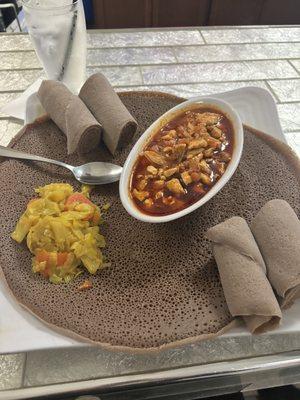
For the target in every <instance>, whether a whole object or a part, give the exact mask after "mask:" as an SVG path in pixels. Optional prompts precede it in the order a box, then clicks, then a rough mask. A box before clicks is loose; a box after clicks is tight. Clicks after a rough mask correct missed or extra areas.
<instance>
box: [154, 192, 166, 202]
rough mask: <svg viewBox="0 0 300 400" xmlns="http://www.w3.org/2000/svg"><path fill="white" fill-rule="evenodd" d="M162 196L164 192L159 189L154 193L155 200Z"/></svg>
mask: <svg viewBox="0 0 300 400" xmlns="http://www.w3.org/2000/svg"><path fill="white" fill-rule="evenodd" d="M162 197H164V192H163V191H161V190H160V191H159V192H157V193H156V195H155V200H158V199H161V198H162Z"/></svg>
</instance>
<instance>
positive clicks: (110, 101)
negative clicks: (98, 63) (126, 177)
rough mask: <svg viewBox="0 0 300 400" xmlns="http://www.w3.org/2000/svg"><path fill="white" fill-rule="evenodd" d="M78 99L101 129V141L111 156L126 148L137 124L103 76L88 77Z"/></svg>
mask: <svg viewBox="0 0 300 400" xmlns="http://www.w3.org/2000/svg"><path fill="white" fill-rule="evenodd" d="M79 97H80V98H81V99H82V101H83V102H84V103H85V104H86V106H87V107H88V108H89V109H90V111H91V112H92V114H93V115H94V116H95V118H96V120H97V121H98V122H99V123H100V124H101V125H102V127H103V130H104V132H103V141H104V143H105V144H106V146H107V148H108V149H109V151H110V152H111V154H115V152H116V150H117V148H118V149H121V148H123V147H124V146H126V145H127V144H128V143H130V141H131V140H132V138H133V135H134V133H135V131H136V129H137V122H136V120H135V119H134V118H133V116H132V115H131V114H130V112H129V111H128V110H127V108H126V107H125V105H124V104H123V103H122V101H121V100H120V98H119V96H118V95H117V93H116V92H115V91H114V89H113V87H112V86H111V84H110V83H109V82H108V80H107V79H106V78H105V76H104V75H102V74H100V73H97V74H94V75H92V76H90V77H89V78H88V79H87V81H86V82H85V84H84V85H83V86H82V88H81V90H80V93H79Z"/></svg>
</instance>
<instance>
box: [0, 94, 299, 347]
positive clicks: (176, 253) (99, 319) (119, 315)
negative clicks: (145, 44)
mask: <svg viewBox="0 0 300 400" xmlns="http://www.w3.org/2000/svg"><path fill="white" fill-rule="evenodd" d="M120 97H121V99H122V101H123V102H124V104H125V105H126V107H127V108H128V110H129V111H130V112H131V113H132V115H133V116H134V117H135V118H136V120H137V122H138V124H139V130H138V132H136V134H135V137H134V141H135V140H136V139H137V138H138V137H139V136H140V134H141V133H142V132H144V130H145V129H146V128H147V127H148V126H149V125H150V124H151V123H152V122H153V121H154V120H155V119H156V118H157V117H159V116H160V115H161V114H163V113H164V112H165V111H167V110H168V109H170V108H171V107H173V106H175V105H176V104H178V103H180V102H181V101H182V99H180V98H177V97H174V96H171V95H166V94H159V93H153V92H152V93H145V92H131V93H124V94H121V95H120ZM65 140H66V139H65V136H64V135H63V134H62V133H61V132H60V131H59V130H58V128H57V127H56V126H55V125H54V123H53V122H51V121H46V122H41V123H38V124H35V125H32V126H29V127H27V128H26V129H25V130H24V131H23V132H21V133H20V134H19V135H18V137H17V138H16V140H15V141H14V142H13V143H12V146H13V147H14V148H16V149H20V150H23V151H28V152H32V153H35V154H39V155H46V156H51V157H53V158H56V159H58V160H63V161H66V162H68V163H70V164H77V165H78V164H81V163H83V162H85V161H94V160H110V161H112V158H111V156H110V154H109V153H108V152H105V150H104V149H103V148H102V149H101V150H100V149H99V151H98V152H95V153H93V154H89V155H88V156H87V155H85V156H80V157H81V158H79V156H77V155H71V156H68V157H66V156H65V154H66V148H65V146H66V143H65ZM131 146H132V145H131ZM131 146H128V147H127V148H125V149H123V150H122V152H117V153H116V155H115V157H114V159H113V161H114V162H116V163H120V164H123V163H124V161H125V159H126V156H127V154H128V152H129V150H130V147H131ZM299 169H300V167H299V160H298V158H297V157H296V156H295V154H294V153H293V152H292V151H291V150H290V149H289V147H288V146H286V145H284V144H282V143H280V142H279V141H277V140H275V139H272V138H271V137H269V136H267V135H264V134H262V133H259V132H256V131H254V130H252V129H250V128H245V145H244V151H243V155H242V159H241V162H240V165H239V167H238V169H237V171H236V173H235V174H234V176H233V178H232V179H231V180H230V182H229V183H228V184H227V185H226V186H225V187H224V188H223V189H222V190H221V191H220V192H219V193H218V194H217V195H216V196H215V197H214V198H213V199H211V200H210V201H209V202H208V203H206V204H205V205H204V206H202V207H201V208H200V209H198V210H197V211H195V212H193V213H192V214H189V215H187V216H186V217H184V218H182V219H180V220H176V221H173V222H169V223H167V224H147V223H143V222H140V221H137V220H135V219H133V218H132V217H130V216H129V215H128V214H127V212H126V211H125V210H124V209H123V207H122V205H121V203H120V200H119V196H118V184H117V183H115V184H111V185H107V186H103V187H98V188H97V189H96V190H95V192H94V194H93V195H92V200H93V201H95V202H96V203H98V204H104V203H106V202H110V203H111V205H112V206H111V209H110V210H109V212H108V214H107V216H106V217H105V218H106V221H107V223H106V224H105V226H103V227H102V231H103V233H104V234H105V235H106V238H107V243H108V245H107V248H106V249H105V254H106V256H107V259H108V260H109V261H110V262H111V264H112V266H111V268H108V269H106V270H103V271H101V272H99V273H98V274H97V275H96V276H95V277H93V279H92V280H93V285H94V287H93V289H91V290H89V291H83V292H79V291H78V290H77V288H78V285H79V284H80V283H81V281H82V280H83V279H85V278H86V277H85V276H81V277H80V278H79V279H77V280H75V281H73V282H72V283H71V284H69V285H53V284H50V283H49V282H48V281H47V280H45V279H43V278H42V277H41V276H38V275H36V274H33V273H32V272H31V254H30V253H29V251H28V249H27V248H26V246H25V244H24V245H19V244H17V243H15V242H14V241H13V240H12V239H10V233H11V232H12V230H13V228H14V225H15V223H16V221H17V219H18V218H19V216H20V215H21V213H22V212H23V211H24V209H25V207H26V204H27V202H28V201H29V200H30V199H31V198H32V196H33V189H34V188H35V187H37V186H40V185H45V184H47V183H51V182H55V181H56V182H57V181H66V182H69V183H71V184H72V185H73V186H75V187H76V189H79V185H78V184H77V183H76V182H75V180H74V179H73V178H72V177H71V176H70V175H69V174H68V172H66V171H64V170H63V169H61V168H59V167H55V166H52V165H47V164H41V163H40V164H36V165H34V164H32V163H28V164H26V163H22V162H19V161H15V160H9V161H4V162H3V163H2V164H1V165H0V176H1V189H2V190H1V197H2V201H1V226H2V230H1V236H0V237H1V244H2V245H1V249H0V251H1V253H0V265H1V267H2V270H3V273H4V276H5V278H6V281H7V284H8V286H9V287H10V288H11V290H12V292H13V293H14V295H15V297H16V298H17V299H18V301H19V302H20V303H21V304H22V305H24V306H25V307H27V308H28V309H29V310H30V311H31V312H33V313H34V314H35V315H37V316H38V317H39V318H41V319H42V320H43V321H45V322H47V323H48V324H51V325H52V326H53V327H55V329H58V330H61V331H62V332H64V333H65V334H68V335H71V336H74V335H75V336H76V337H78V335H80V336H81V337H83V338H85V339H89V340H92V341H95V342H98V343H102V344H105V343H106V344H110V345H111V346H119V347H120V346H121V347H124V346H125V347H129V348H131V349H133V348H135V349H136V348H153V347H159V346H174V345H178V344H179V343H185V342H190V341H195V340H199V339H203V338H207V337H208V335H215V334H218V333H220V332H222V331H223V330H224V329H226V327H228V325H229V324H230V323H231V321H232V316H231V315H230V313H229V310H228V307H227V305H226V301H225V298H224V294H223V290H222V287H221V284H220V279H219V275H218V271H217V267H216V263H215V261H214V259H213V257H212V249H211V243H210V242H209V240H208V239H206V238H205V233H206V232H207V230H208V229H209V228H210V227H212V226H214V225H216V224H218V223H220V222H222V221H224V220H225V219H226V218H230V217H232V216H235V215H239V216H241V217H243V218H245V219H246V221H247V222H248V223H249V222H250V221H251V220H252V219H253V217H254V216H255V215H256V214H257V212H258V210H259V209H260V208H261V207H262V206H263V205H264V204H265V203H266V202H267V201H268V200H270V199H273V198H282V199H285V200H286V201H288V202H289V204H290V205H291V206H292V207H293V209H294V210H295V212H296V214H297V215H298V216H299V213H300V190H299Z"/></svg>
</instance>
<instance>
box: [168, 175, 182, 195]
mask: <svg viewBox="0 0 300 400" xmlns="http://www.w3.org/2000/svg"><path fill="white" fill-rule="evenodd" d="M166 186H167V188H168V189H169V190H170V192H172V193H174V194H184V193H185V191H184V189H183V187H182V185H181V183H180V182H179V179H177V178H173V179H171V180H170V181H168V182H167V183H166Z"/></svg>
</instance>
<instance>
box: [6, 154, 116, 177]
mask: <svg viewBox="0 0 300 400" xmlns="http://www.w3.org/2000/svg"><path fill="white" fill-rule="evenodd" d="M0 156H2V157H7V158H15V159H19V160H27V161H40V162H46V163H50V164H55V165H59V166H60V167H64V168H67V169H68V170H69V171H71V172H72V173H73V175H74V177H75V178H76V179H77V180H78V181H79V182H81V183H85V184H87V185H105V184H107V183H112V182H117V181H118V180H119V179H120V176H121V172H122V167H120V166H119V165H115V164H111V163H107V162H101V161H97V162H90V163H87V164H83V165H79V166H78V167H74V166H73V165H69V164H66V163H64V162H61V161H57V160H51V159H50V158H45V157H40V156H36V155H33V154H27V153H23V152H21V151H17V150H14V149H10V148H8V147H4V146H0Z"/></svg>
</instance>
